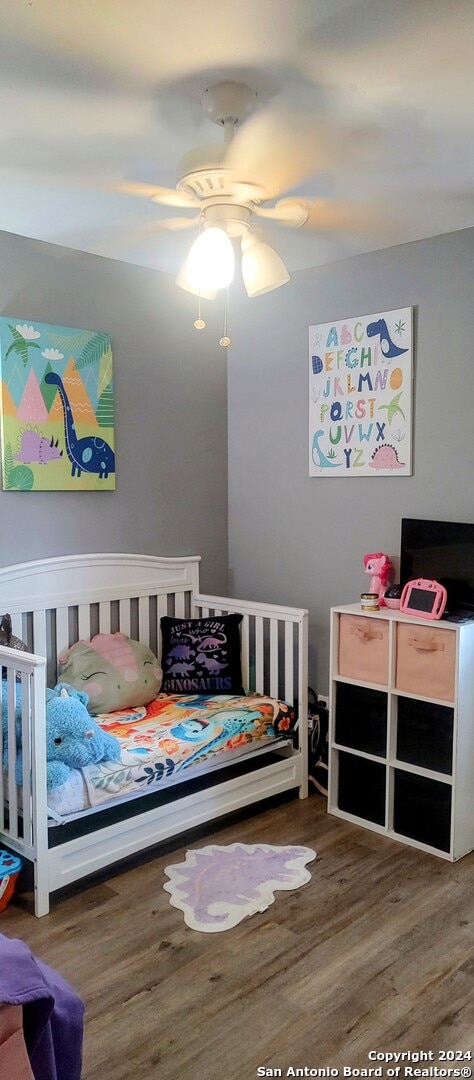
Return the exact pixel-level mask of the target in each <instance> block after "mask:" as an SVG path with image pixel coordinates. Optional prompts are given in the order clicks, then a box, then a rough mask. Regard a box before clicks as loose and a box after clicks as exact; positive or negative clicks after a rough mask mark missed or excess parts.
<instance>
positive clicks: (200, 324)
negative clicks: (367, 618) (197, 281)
mask: <svg viewBox="0 0 474 1080" xmlns="http://www.w3.org/2000/svg"><path fill="white" fill-rule="evenodd" d="M205 325H206V324H205V322H204V319H202V318H201V293H199V299H198V317H197V319H195V321H194V326H195V328H196V330H204V327H205Z"/></svg>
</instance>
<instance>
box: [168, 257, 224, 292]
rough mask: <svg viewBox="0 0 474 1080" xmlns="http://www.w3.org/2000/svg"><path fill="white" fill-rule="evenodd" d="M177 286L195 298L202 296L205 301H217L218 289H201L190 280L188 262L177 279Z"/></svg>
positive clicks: (184, 264)
mask: <svg viewBox="0 0 474 1080" xmlns="http://www.w3.org/2000/svg"><path fill="white" fill-rule="evenodd" d="M175 284H176V285H179V287H180V289H184V290H185V291H186V292H189V293H192V295H193V296H201V297H202V299H203V300H215V299H216V296H217V289H200V288H199V287H197V288H196V286H195V285H194V284H193V283H192V282H191V281H190V280H189V277H188V263H187V260H186V262H185V263H183V266H182V267H181V270H180V271H179V274H178V276H177V278H175Z"/></svg>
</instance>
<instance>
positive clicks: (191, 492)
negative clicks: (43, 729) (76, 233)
mask: <svg viewBox="0 0 474 1080" xmlns="http://www.w3.org/2000/svg"><path fill="white" fill-rule="evenodd" d="M196 304H197V301H195V299H194V298H193V297H191V296H189V295H188V294H186V293H183V292H182V291H181V290H179V289H177V288H176V286H175V284H174V282H173V281H172V279H171V278H170V277H168V275H165V274H161V273H159V272H155V271H152V270H145V269H141V268H140V267H136V266H129V265H125V264H122V263H119V262H115V261H113V260H110V259H103V258H99V257H96V256H93V255H84V254H82V253H80V252H73V251H70V252H67V251H66V249H62V248H57V247H55V246H53V245H50V244H42V243H39V242H37V241H30V240H28V239H26V238H23V237H19V236H14V235H12V234H9V233H0V313H1V314H2V315H7V316H14V317H17V318H19V319H21V320H22V321H29V320H32V321H34V320H35V319H37V320H38V321H41V322H47V323H55V324H59V325H62V326H72V327H84V328H87V329H97V330H105V331H107V332H108V333H110V335H111V337H112V349H113V360H114V377H115V405H116V419H115V436H116V464H117V487H116V491H114V492H111V491H107V492H104V493H100V492H96V491H94V492H80V493H74V492H70V491H64V492H34V491H32V492H25V493H23V492H11V491H0V521H1V531H0V564H1V565H5V564H6V563H11V562H21V561H23V560H27V559H34V558H44V557H46V556H48V555H61V554H64V555H67V554H73V553H75V552H81V551H137V552H143V553H147V554H159V555H170V556H171V555H187V554H198V555H202V557H203V558H202V563H201V586H202V588H204V589H206V590H209V591H216V592H224V593H225V592H226V590H227V562H228V554H227V372H226V356H225V350H223V349H222V348H220V346H219V345H218V344H217V341H218V338H219V336H220V333H221V330H220V327H219V326H218V325H217V321H216V322H215V325H214V326H211V327H208V328H207V329H206V330H205V331H201V332H198V331H196V330H195V329H194V328H193V320H194V319H195V318H196V310H195V309H196ZM216 318H217V312H216V313H215V314H214V313H213V312H211V320H212V319H216ZM0 610H1V599H0Z"/></svg>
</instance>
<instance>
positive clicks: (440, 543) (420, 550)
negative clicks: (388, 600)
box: [400, 518, 474, 615]
mask: <svg viewBox="0 0 474 1080" xmlns="http://www.w3.org/2000/svg"><path fill="white" fill-rule="evenodd" d="M416 578H434V580H435V581H439V583H440V585H444V587H445V589H446V590H447V593H448V600H447V605H446V613H445V614H446V615H448V614H449V613H456V612H462V611H466V612H468V611H472V612H474V523H469V522H468V523H463V522H458V521H428V520H425V519H423V518H402V536H401V549H400V583H401V584H402V585H406V583H407V581H413V580H414V579H416Z"/></svg>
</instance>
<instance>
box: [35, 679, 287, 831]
mask: <svg viewBox="0 0 474 1080" xmlns="http://www.w3.org/2000/svg"><path fill="white" fill-rule="evenodd" d="M95 719H96V721H97V723H99V724H100V726H101V727H102V728H103V729H104V730H105V731H108V732H110V734H112V735H115V737H116V738H117V739H118V741H119V743H120V747H121V753H120V760H117V761H101V762H98V763H97V764H94V765H88V766H86V768H84V769H80V770H78V769H74V770H71V774H70V777H69V779H68V781H67V783H66V784H63V785H62V786H61V787H58V788H55V789H54V790H53V791H50V792H49V793H48V806H49V808H50V810H51V812H52V816H53V818H54V817H55V816H59V817H60V818H61V819H62V818H64V817H69V816H70V815H71V814H76V813H79V812H81V811H84V810H87V809H89V808H96V807H100V806H103V805H104V804H110V803H111V802H112V801H117V800H121V801H123V800H124V799H129V798H136V796H137V795H139V794H141V793H143V792H151V791H158V790H162V789H163V788H165V787H167V786H171V785H174V784H176V783H179V782H180V781H181V780H187V779H189V778H190V776H191V775H192V776H196V775H200V774H202V773H203V772H206V771H210V770H211V769H214V768H216V767H221V766H223V765H226V764H227V763H229V764H230V763H232V762H233V761H235V760H239V759H241V758H242V757H244V756H246V755H247V754H249V753H252V754H254V753H255V752H258V751H264V750H265V749H266V748H268V749H272V748H274V747H275V748H276V747H277V746H283V745H285V744H288V743H289V742H291V740H292V739H293V737H294V733H295V726H296V716H295V712H294V709H293V708H292V707H291V706H290V705H288V704H287V703H286V702H283V701H280V700H278V699H276V698H270V697H265V696H261V695H257V694H247V695H245V696H243V697H235V696H230V695H229V696H227V695H219V697H212V696H206V695H202V694H201V695H200V694H192V695H186V696H183V695H164V694H160V695H159V696H158V697H157V698H156V699H155V700H154V701H152V702H151V703H150V705H148V706H147V707H146V708H145V707H144V708H138V709H127V710H125V711H124V712H118V713H109V714H106V715H102V716H97V717H95Z"/></svg>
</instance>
